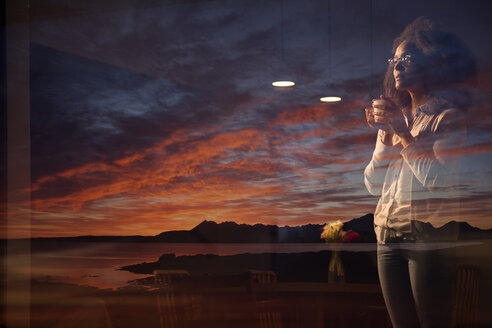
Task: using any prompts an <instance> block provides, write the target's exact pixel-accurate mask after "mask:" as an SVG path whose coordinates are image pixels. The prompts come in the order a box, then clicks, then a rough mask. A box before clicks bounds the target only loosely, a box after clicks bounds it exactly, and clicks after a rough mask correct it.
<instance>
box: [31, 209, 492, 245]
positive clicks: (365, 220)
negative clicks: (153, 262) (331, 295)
mask: <svg viewBox="0 0 492 328" xmlns="http://www.w3.org/2000/svg"><path fill="white" fill-rule="evenodd" d="M417 222H418V227H419V229H422V230H423V231H424V232H425V233H426V234H429V236H430V237H431V240H436V241H438V240H440V238H441V237H442V236H454V237H455V239H458V240H473V239H475V240H476V239H490V238H491V237H492V229H488V230H482V229H479V228H475V227H472V226H471V225H470V224H468V223H467V222H456V221H451V222H448V223H447V224H445V225H443V226H442V227H439V228H437V229H436V228H434V227H433V226H432V225H431V224H430V223H425V222H419V221H417ZM323 227H324V224H306V225H302V226H294V227H290V226H283V227H279V226H276V225H265V224H255V225H249V224H238V223H235V222H232V221H226V222H222V223H217V222H214V221H207V220H204V221H203V222H201V223H200V224H198V225H197V226H196V227H194V228H193V229H191V230H178V231H166V232H162V233H160V234H158V235H156V236H80V237H60V238H33V239H32V240H33V241H44V240H56V241H85V242H166V243H322V242H324V241H323V240H322V239H321V237H320V236H321V232H322V230H323ZM343 230H345V231H354V232H357V233H359V238H358V239H357V240H355V242H358V243H374V242H376V235H375V234H374V215H373V214H370V213H369V214H366V215H364V216H362V217H360V218H356V219H352V220H350V221H347V222H345V223H344V224H343Z"/></svg>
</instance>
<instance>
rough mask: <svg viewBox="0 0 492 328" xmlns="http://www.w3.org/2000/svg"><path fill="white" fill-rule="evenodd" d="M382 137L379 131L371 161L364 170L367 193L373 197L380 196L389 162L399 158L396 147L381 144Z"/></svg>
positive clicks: (381, 132)
mask: <svg viewBox="0 0 492 328" xmlns="http://www.w3.org/2000/svg"><path fill="white" fill-rule="evenodd" d="M382 137H383V131H381V130H379V132H378V136H377V140H376V147H375V149H374V152H373V154H372V159H371V161H370V162H369V164H368V165H367V166H366V168H365V170H364V183H365V185H366V188H367V191H369V192H370V193H371V194H372V195H374V196H380V195H381V194H382V191H383V184H384V179H385V176H386V171H387V170H388V167H389V165H390V164H391V162H393V161H394V160H395V159H396V158H399V157H400V154H399V152H398V150H397V149H396V147H394V146H387V145H385V144H383V142H382V141H381V139H382Z"/></svg>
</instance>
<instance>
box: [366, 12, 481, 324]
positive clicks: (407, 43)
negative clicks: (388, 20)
mask: <svg viewBox="0 0 492 328" xmlns="http://www.w3.org/2000/svg"><path fill="white" fill-rule="evenodd" d="M393 53H394V56H393V57H392V58H391V59H389V60H388V61H389V66H388V71H387V74H386V78H385V82H384V89H385V96H381V97H380V101H379V103H380V104H381V103H382V104H383V108H380V109H382V110H377V111H375V110H374V106H375V105H373V108H368V109H366V118H367V122H368V124H369V125H370V126H372V127H379V131H378V137H377V141H376V147H375V150H374V153H373V157H372V160H371V162H370V163H369V165H368V166H367V167H366V169H365V172H364V178H365V184H366V187H367V189H368V191H369V192H370V193H371V194H373V195H375V196H379V197H380V199H379V202H378V205H377V208H376V211H375V215H374V226H375V232H376V237H377V240H378V271H379V278H380V282H381V288H382V290H383V295H384V298H385V302H386V305H387V308H388V312H389V314H390V317H391V320H392V323H393V326H394V327H418V326H419V325H420V326H421V327H450V326H451V324H452V305H453V303H452V300H453V297H452V296H453V295H452V292H453V274H454V272H455V267H454V266H455V265H454V263H453V256H452V251H450V250H449V249H446V248H444V249H443V247H444V246H443V245H444V244H442V243H441V244H436V243H431V242H435V241H445V240H447V241H449V240H456V239H457V230H453V229H449V225H448V226H446V227H442V226H443V225H445V223H447V222H449V221H451V219H456V213H457V211H456V208H457V206H455V205H456V203H457V198H458V196H459V195H458V191H459V179H458V171H459V157H460V153H461V148H462V147H463V145H464V142H465V138H466V115H465V113H466V106H467V105H468V104H469V99H470V90H472V89H473V88H472V87H473V82H474V80H475V75H476V69H475V59H474V56H473V55H472V53H471V52H470V51H469V50H468V48H467V47H466V46H465V45H464V44H463V42H461V41H460V40H459V39H458V38H457V37H456V36H455V35H453V34H451V33H447V32H444V31H442V30H440V29H439V28H437V27H436V26H435V25H434V24H433V23H432V22H430V21H429V20H428V19H426V18H423V17H421V18H418V19H417V20H415V21H414V22H413V23H411V24H410V25H409V26H407V27H406V28H405V30H404V31H403V33H402V34H401V35H400V36H399V37H398V38H397V39H395V41H394V44H393ZM376 107H381V105H379V106H376ZM440 227H442V228H441V229H439V228H440Z"/></svg>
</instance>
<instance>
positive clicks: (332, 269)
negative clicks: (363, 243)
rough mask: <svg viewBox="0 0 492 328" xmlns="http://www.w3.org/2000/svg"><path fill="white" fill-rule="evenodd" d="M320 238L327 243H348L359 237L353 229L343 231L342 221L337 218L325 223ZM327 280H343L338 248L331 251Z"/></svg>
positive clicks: (343, 275) (343, 272)
mask: <svg viewBox="0 0 492 328" xmlns="http://www.w3.org/2000/svg"><path fill="white" fill-rule="evenodd" d="M321 238H322V239H324V240H325V241H326V242H327V243H332V242H335V243H350V242H352V241H354V240H356V239H357V238H359V234H358V233H357V232H353V231H344V230H343V223H342V221H340V220H338V221H336V222H331V223H327V224H326V225H325V227H324V228H323V232H322V233H321ZM328 282H345V270H344V269H343V263H342V258H341V257H340V252H339V251H338V250H334V251H333V252H332V253H331V260H330V264H329V266H328Z"/></svg>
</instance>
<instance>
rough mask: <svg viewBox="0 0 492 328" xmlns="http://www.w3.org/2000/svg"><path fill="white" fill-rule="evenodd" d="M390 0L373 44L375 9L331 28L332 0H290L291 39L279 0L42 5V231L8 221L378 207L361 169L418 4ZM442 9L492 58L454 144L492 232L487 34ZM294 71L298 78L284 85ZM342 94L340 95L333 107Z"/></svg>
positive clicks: (38, 110) (472, 207) (235, 216)
mask: <svg viewBox="0 0 492 328" xmlns="http://www.w3.org/2000/svg"><path fill="white" fill-rule="evenodd" d="M380 5H381V4H379V5H378V4H377V3H375V8H374V10H376V12H377V13H378V15H381V17H380V18H381V19H378V20H376V24H377V25H376V26H375V28H374V30H373V31H374V32H375V34H374V36H373V38H372V41H373V44H371V43H370V40H371V38H370V33H369V31H370V29H369V28H368V24H369V20H368V13H369V11H368V10H369V6H367V8H366V7H364V6H362V7H361V6H359V5H357V6H356V5H355V4H353V3H351V2H340V3H339V4H337V6H336V10H337V13H339V14H340V15H335V14H334V15H331V16H330V17H331V21H330V22H328V16H327V14H326V13H327V10H328V6H327V3H326V2H323V1H314V2H295V1H287V2H286V3H285V8H284V9H285V11H284V28H285V30H284V38H283V40H281V33H280V32H281V31H280V18H281V17H280V11H279V10H280V8H279V5H278V3H277V2H272V1H264V2H258V1H254V0H253V1H250V0H244V1H243V0H241V1H235V2H234V3H231V2H227V1H221V0H219V1H213V2H198V3H197V2H189V3H188V2H184V3H181V2H178V3H173V4H167V3H166V4H165V5H153V7H145V6H143V5H141V6H137V5H135V7H133V5H128V7H125V9H124V10H122V9H121V8H120V9H118V8H117V9H118V10H115V9H111V7H109V8H107V10H105V11H103V12H99V11H91V10H88V11H83V13H84V14H78V15H65V16H61V17H54V16H50V15H54V13H51V12H50V13H45V15H48V16H46V17H44V16H43V15H41V13H42V12H43V11H42V10H40V9H39V8H35V7H33V10H32V12H33V17H32V22H31V23H30V38H31V45H30V49H31V54H30V63H31V64H30V70H31V78H30V81H31V82H30V83H31V90H30V97H31V98H30V102H31V163H32V165H31V177H32V188H31V192H32V193H31V196H32V197H31V199H32V201H31V203H30V204H24V205H26V207H27V208H29V206H30V209H31V210H32V213H31V217H32V225H31V226H30V227H27V226H22V225H19V226H15V224H14V226H12V227H9V229H10V230H11V231H19V232H21V231H31V233H32V235H33V236H72V235H86V234H92V235H114V234H118V235H134V234H142V235H153V234H158V233H160V232H162V231H165V230H179V229H189V228H192V227H194V226H195V225H196V224H198V223H199V222H201V221H202V220H204V219H207V220H215V221H224V220H233V221H236V222H240V223H259V222H261V223H267V224H279V225H285V224H289V225H299V224H307V223H323V222H326V221H329V220H335V219H343V220H348V219H351V218H355V217H359V216H361V215H364V214H366V213H369V212H373V211H374V209H375V206H376V203H377V198H375V197H373V196H371V195H370V194H369V193H368V192H367V191H366V189H365V187H364V183H363V170H364V167H365V166H366V165H367V163H368V162H369V160H370V159H371V156H372V152H373V149H374V143H375V141H376V131H375V130H373V129H371V128H369V127H368V126H367V124H366V122H365V116H364V108H365V107H366V106H369V104H370V102H371V99H372V98H374V97H377V96H378V94H379V93H381V91H380V85H381V81H382V78H383V75H384V70H385V69H386V65H387V62H386V60H385V58H386V57H389V56H390V55H391V54H390V48H391V42H392V39H393V38H394V37H395V36H396V33H397V31H400V30H402V28H403V27H404V26H405V25H406V24H407V23H408V22H410V21H411V20H412V19H413V18H415V17H414V16H416V15H421V13H420V12H419V13H417V12H414V11H412V10H408V11H406V10H405V11H398V12H395V13H392V14H391V15H389V13H388V12H387V11H386V10H385V9H384V10H383V8H380V7H378V6H380ZM33 6H39V4H33ZM74 6H75V4H74ZM88 6H89V7H90V5H88ZM456 6H461V7H463V10H462V11H461V12H462V15H465V16H466V17H465V16H463V18H462V23H460V24H462V25H463V24H464V23H463V22H469V21H473V22H474V25H473V26H474V27H473V29H472V30H473V31H475V30H476V31H484V30H487V28H489V29H490V20H489V18H488V17H482V14H481V13H480V12H478V10H477V9H473V10H465V9H470V5H468V4H466V3H465V2H463V3H461V2H460V3H459V4H458V3H457V4H456ZM438 7H439V6H437V5H436V8H438ZM67 10H68V9H67ZM429 10H431V9H429ZM442 10H446V9H442V8H439V10H438V11H435V12H434V14H435V15H437V16H438V17H443V19H447V18H446V17H450V18H449V20H451V21H450V22H448V23H452V24H451V26H453V27H454V28H456V29H462V30H463V35H464V36H467V37H468V41H470V44H471V46H472V48H476V50H475V51H476V52H477V57H479V59H482V60H481V61H480V65H481V66H480V78H479V83H478V87H477V89H476V95H475V96H476V97H475V98H476V99H474V102H473V103H474V105H473V106H472V107H471V108H470V109H469V111H468V140H467V145H466V147H464V148H462V149H456V150H455V151H454V150H453V152H454V153H455V154H456V155H458V154H459V155H460V157H462V158H461V159H462V165H461V169H462V171H463V176H462V179H461V183H462V191H463V195H462V204H463V208H464V210H465V211H466V213H464V214H466V217H467V220H469V222H472V221H473V219H475V221H474V222H476V225H480V226H481V227H485V226H487V225H490V223H488V222H487V219H486V218H487V215H488V213H489V214H490V211H489V210H490V206H489V205H488V201H489V199H490V197H489V196H492V189H491V187H490V186H491V185H492V176H491V172H490V168H489V167H488V166H489V164H488V163H490V162H491V160H492V146H491V142H490V140H491V139H490V137H491V131H492V112H491V111H490V108H491V105H492V97H491V94H492V84H491V83H490V81H492V79H491V76H492V69H491V68H490V67H492V63H491V61H490V56H488V55H487V54H488V53H490V45H488V44H487V43H486V42H483V40H481V39H480V38H479V33H472V32H473V31H471V30H470V27H469V26H461V25H459V24H457V23H456V21H455V20H454V19H451V18H453V17H454V16H453V15H451V14H450V13H449V12H446V13H447V14H446V13H443V12H442ZM347 21H350V22H351V24H349V25H347ZM328 23H330V24H331V25H330V26H331V30H332V34H331V35H330V36H329V35H328V33H327V31H328ZM445 23H446V22H445ZM482 34H483V33H482ZM329 38H331V39H329ZM328 41H330V44H331V49H330V48H329V47H328ZM282 50H283V53H284V56H281V52H282ZM328 63H331V65H328ZM282 66H285V67H286V68H288V73H289V74H290V76H291V77H292V78H293V79H294V80H295V81H296V83H297V84H296V86H295V87H294V88H290V89H284V90H279V89H275V88H273V87H272V85H271V82H272V81H273V78H274V77H275V76H276V74H278V70H279V67H282ZM371 73H372V76H371ZM371 87H372V89H371ZM327 94H333V95H335V94H336V95H339V96H341V97H342V99H343V100H342V101H341V102H339V103H332V104H326V103H320V102H319V98H320V97H322V96H325V95H327ZM27 205H29V206H27ZM11 208H14V207H11Z"/></svg>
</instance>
